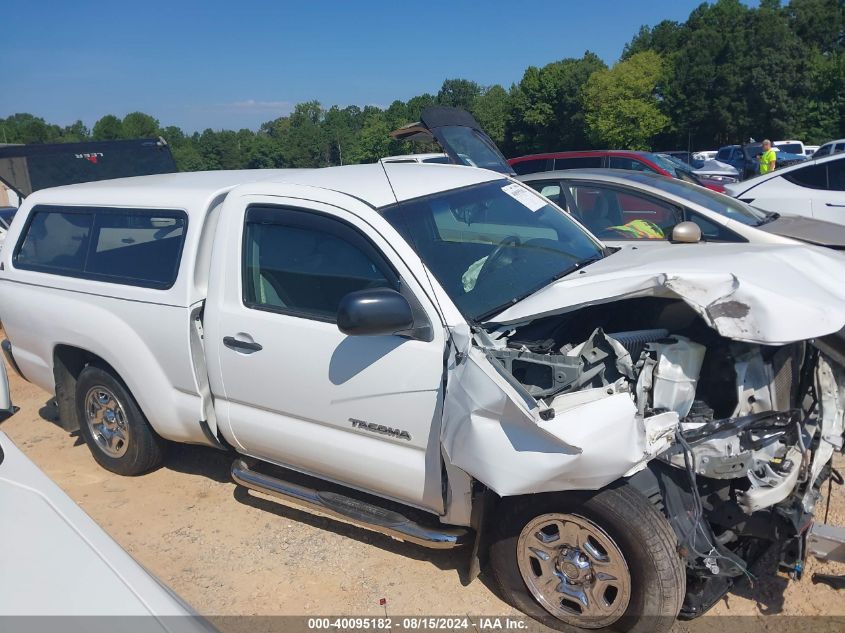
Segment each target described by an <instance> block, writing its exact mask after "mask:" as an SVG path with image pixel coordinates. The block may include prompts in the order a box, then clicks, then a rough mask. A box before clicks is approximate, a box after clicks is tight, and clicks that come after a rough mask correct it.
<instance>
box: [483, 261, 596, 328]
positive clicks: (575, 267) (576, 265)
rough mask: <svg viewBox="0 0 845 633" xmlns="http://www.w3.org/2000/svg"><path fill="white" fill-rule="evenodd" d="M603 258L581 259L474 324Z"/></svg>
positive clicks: (497, 307) (488, 313) (486, 313)
mask: <svg viewBox="0 0 845 633" xmlns="http://www.w3.org/2000/svg"><path fill="white" fill-rule="evenodd" d="M604 257H605V256H603V255H594V256H593V257H588V258H587V259H582V260H581V261H578V262H575V263H574V264H572V266H569V267H568V268H564V269H563V270H561V271H560V272H557V273H555V274H554V275H552V276H551V277H549V278H548V279H546V280H545V281H544V282H543V283H541V284H538V285H537V286H535V287H534V288H532V289H531V290H529V291H528V292H525V293H523V294H521V295H518V296H516V297H514V298H513V299H511V300H510V301H508V302H506V303H503V304H502V305H500V306H496V307H495V308H493V309H492V310H488V311H487V312H485V313H484V314H480V315H478V316H477V317H475V322H476V323H482V322H484V321H487V320H488V319H489V318H490V317H494V316H496V315H497V314H499V313H500V312H504V311H505V310H507V309H508V308H510V307H511V306H512V305H514V304H516V303H519V302H520V301H522V300H523V299H526V298H528V297H530V296H531V295H533V294H534V293H535V292H537V291H538V290H541V289H543V288H545V287H546V286H548V285H549V284H551V283H554V282H556V281H557V280H558V279H562V278H563V277H566V276H567V275H571V274H572V273H574V272H575V271H576V270H580V269H582V268H584V267H586V266H589V265H590V264H592V263H594V262H597V261H599V260H600V259H604Z"/></svg>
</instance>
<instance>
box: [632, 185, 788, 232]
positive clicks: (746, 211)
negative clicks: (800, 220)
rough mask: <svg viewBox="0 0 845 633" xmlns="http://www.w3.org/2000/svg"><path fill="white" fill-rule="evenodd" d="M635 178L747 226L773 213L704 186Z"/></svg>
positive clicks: (760, 221) (763, 222) (762, 222)
mask: <svg viewBox="0 0 845 633" xmlns="http://www.w3.org/2000/svg"><path fill="white" fill-rule="evenodd" d="M637 176H639V174H637ZM632 179H633V178H632ZM637 179H638V180H640V182H643V183H645V184H649V185H651V186H652V187H657V188H658V189H661V190H663V191H665V192H666V193H670V194H673V195H676V196H680V197H682V198H685V199H686V200H689V201H690V202H693V203H695V204H697V205H700V206H702V207H704V208H705V209H708V210H710V211H713V212H714V213H718V214H719V215H724V216H725V217H728V218H730V219H732V220H736V221H737V222H742V223H743V224H747V225H748V226H759V225H761V224H765V223H766V221H768V220H770V219H772V218H773V217H774V215H773V214H768V213H765V212H763V211H760V210H759V209H755V208H754V207H752V206H751V205H750V204H746V203H745V202H742V201H740V200H737V199H736V198H731V197H730V196H726V195H724V194H721V193H716V192H715V191H711V190H710V189H706V188H704V187H698V186H694V185H690V184H688V183H686V182H683V181H681V180H670V179H669V178H650V179H648V180H645V179H643V178H641V177H640V178H637Z"/></svg>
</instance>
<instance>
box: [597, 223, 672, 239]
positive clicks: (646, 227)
mask: <svg viewBox="0 0 845 633" xmlns="http://www.w3.org/2000/svg"><path fill="white" fill-rule="evenodd" d="M607 228H609V229H610V230H612V231H619V232H620V233H628V234H629V235H631V236H633V237H635V238H636V239H638V240H643V239H645V240H662V239H664V238H665V237H666V235H665V234H664V233H663V229H661V228H660V227H659V226H657V225H656V224H655V223H654V222H649V221H648V220H631V221H630V222H628V223H627V224H623V225H621V226H609V227H607Z"/></svg>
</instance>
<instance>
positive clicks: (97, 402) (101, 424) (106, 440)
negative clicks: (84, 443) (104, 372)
mask: <svg viewBox="0 0 845 633" xmlns="http://www.w3.org/2000/svg"><path fill="white" fill-rule="evenodd" d="M85 414H86V415H85V417H86V419H87V422H88V429H89V430H90V431H91V436H92V437H93V438H94V441H95V442H97V445H98V446H99V447H100V449H102V451H103V452H104V453H105V454H106V455H108V456H109V457H122V456H123V455H124V454H125V453H126V449H127V448H128V447H129V427H128V425H127V424H126V413H125V412H124V410H123V405H122V404H121V403H120V401H119V400H118V399H117V398H116V397H115V395H114V394H113V393H112V392H111V391H109V390H108V389H106V388H105V387H103V386H97V387H92V388H91V389H89V390H88V393H87V394H86V395H85Z"/></svg>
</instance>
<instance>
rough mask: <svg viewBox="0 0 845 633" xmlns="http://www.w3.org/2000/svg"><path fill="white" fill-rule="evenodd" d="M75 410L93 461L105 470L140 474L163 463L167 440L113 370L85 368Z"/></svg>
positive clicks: (78, 381) (77, 389)
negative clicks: (147, 417)
mask: <svg viewBox="0 0 845 633" xmlns="http://www.w3.org/2000/svg"><path fill="white" fill-rule="evenodd" d="M76 410H77V415H78V416H79V432H80V434H81V435H82V437H83V439H84V440H85V443H86V444H87V445H88V449H89V450H90V451H91V455H92V456H93V457H94V460H95V461H96V462H97V463H98V464H99V465H100V466H102V467H103V468H105V469H106V470H110V471H111V472H113V473H117V474H118V475H140V474H142V473H145V472H149V471H150V470H153V469H154V468H157V467H158V466H160V465H161V463H162V460H163V459H164V440H163V439H162V438H161V437H159V436H158V435H157V434H156V432H155V431H154V430H153V429H152V427H151V426H150V424H149V422H147V419H146V418H145V417H144V414H143V413H141V409H140V408H139V407H138V403H137V402H135V398H133V397H132V394H131V393H129V389H127V388H126V385H124V384H123V381H121V380H120V379H119V378H118V377H117V376H116V375H114V374H113V373H112V372H111V371H109V370H107V369H103V368H102V367H98V366H97V365H88V366H87V367H85V369H83V370H82V372H81V373H80V374H79V378H77V381H76ZM109 412H111V413H109Z"/></svg>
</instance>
